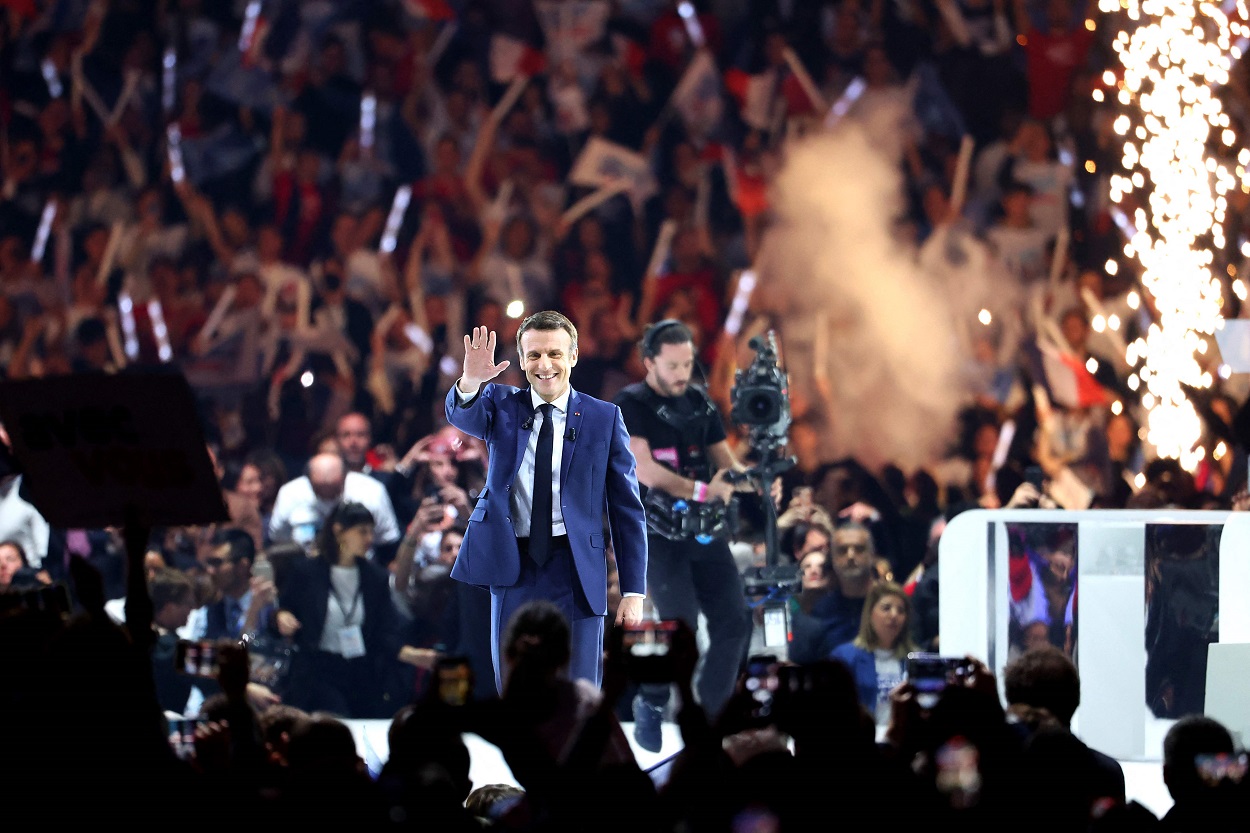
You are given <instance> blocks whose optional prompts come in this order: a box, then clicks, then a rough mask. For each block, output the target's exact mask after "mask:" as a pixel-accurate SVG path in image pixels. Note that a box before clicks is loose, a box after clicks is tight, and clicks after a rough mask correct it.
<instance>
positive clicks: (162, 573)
mask: <svg viewBox="0 0 1250 833" xmlns="http://www.w3.org/2000/svg"><path fill="white" fill-rule="evenodd" d="M148 595H149V596H151V597H152V610H153V611H155V612H158V613H159V612H160V611H161V610H162V609H164V607H165V605H168V604H178V603H180V602H187V603H191V602H192V599H193V597H194V596H195V585H193V584H192V583H191V579H190V577H189V576H187V574H186V573H184V572H182V571H181V570H177V569H174V568H173V567H165V568H162V569H160V570H157V571H156V572H155V573H153V574H152V578H150V579H148Z"/></svg>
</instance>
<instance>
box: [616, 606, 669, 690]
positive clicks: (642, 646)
mask: <svg viewBox="0 0 1250 833" xmlns="http://www.w3.org/2000/svg"><path fill="white" fill-rule="evenodd" d="M677 627H678V622H677V620H676V619H661V620H659V621H658V622H657V621H650V620H644V621H642V622H639V623H638V624H636V625H624V626H622V628H621V651H622V653H623V654H624V656H625V668H626V673H627V674H628V675H629V678H630V679H632V680H635V681H636V682H640V683H671V682H673V681H674V677H675V674H674V671H675V666H674V662H673V654H672V650H671V649H672V646H673V634H674V633H676V631H677Z"/></svg>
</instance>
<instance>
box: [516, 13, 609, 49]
mask: <svg viewBox="0 0 1250 833" xmlns="http://www.w3.org/2000/svg"><path fill="white" fill-rule="evenodd" d="M534 13H535V14H536V15H537V17H538V25H539V26H541V27H542V30H543V34H544V35H545V36H546V38H547V51H548V52H549V53H551V56H552V57H553V58H555V59H556V60H560V59H563V58H570V57H572V56H573V55H576V54H577V53H579V52H581V51H582V50H584V49H585V48H586V47H588V46H590V45H591V44H592V43H595V42H597V41H599V40H602V39H603V35H604V33H605V32H606V31H607V25H608V18H609V17H611V15H612V4H611V3H609V2H608V0H558V1H557V0H538V2H536V3H534Z"/></svg>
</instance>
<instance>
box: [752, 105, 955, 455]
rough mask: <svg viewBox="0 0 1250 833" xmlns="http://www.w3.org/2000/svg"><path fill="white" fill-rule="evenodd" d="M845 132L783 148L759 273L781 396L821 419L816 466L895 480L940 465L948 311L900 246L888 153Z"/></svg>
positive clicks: (932, 282) (892, 158) (898, 202)
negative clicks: (773, 219) (890, 470)
mask: <svg viewBox="0 0 1250 833" xmlns="http://www.w3.org/2000/svg"><path fill="white" fill-rule="evenodd" d="M874 132H875V131H872V132H870V131H869V130H868V129H866V128H865V126H864V125H863V124H861V123H859V122H853V121H844V122H843V123H842V124H840V125H839V126H838V127H837V129H836V130H833V131H828V132H824V133H820V134H818V135H812V136H808V137H805V138H803V139H800V140H798V141H796V142H794V143H792V144H791V145H790V146H789V147H788V148H787V153H786V161H785V163H784V165H783V168H782V170H781V171H780V172H779V174H778V176H777V179H776V181H775V183H774V192H773V205H774V207H775V209H776V211H777V217H778V222H777V224H776V225H775V226H773V228H772V229H771V231H770V232H769V235H768V237H767V239H766V240H765V242H764V247H763V251H762V252H761V258H760V264H759V269H760V272H761V276H762V278H763V280H765V281H766V282H767V285H768V289H769V291H770V293H772V294H775V295H777V296H779V297H780V298H781V299H784V300H783V301H782V303H783V305H784V306H785V310H784V313H783V315H782V317H781V319H780V320H781V321H782V322H783V323H782V324H781V328H780V329H781V332H780V334H781V341H782V350H783V353H784V360H785V364H786V369H787V371H788V372H789V374H790V379H791V389H792V391H793V392H794V393H795V394H796V399H803V400H806V401H807V402H809V403H811V404H812V405H813V406H814V407H815V408H817V409H820V410H823V411H825V412H826V413H825V414H824V416H825V420H824V421H825V423H826V426H827V431H826V433H825V438H826V441H827V443H828V445H827V447H826V448H825V449H824V451H825V453H826V454H832V455H834V456H835V457H841V456H853V457H855V458H856V459H858V460H859V461H860V462H861V463H863V464H864V465H866V466H868V467H869V468H871V469H874V470H879V469H880V467H881V466H882V465H883V464H885V463H889V462H893V463H896V464H898V465H900V466H902V467H903V468H904V469H905V470H910V469H913V468H915V467H917V466H919V465H922V464H926V463H931V462H932V461H934V460H935V459H937V458H939V457H941V456H944V453H945V452H946V450H947V445H948V443H949V441H950V439H951V437H952V435H953V432H954V428H955V422H956V414H957V411H958V410H959V408H960V406H961V405H962V404H963V401H964V400H963V395H964V391H963V390H962V387H961V385H960V383H959V370H960V364H961V362H962V359H963V355H962V354H963V348H962V347H961V346H960V340H959V338H958V337H957V335H956V331H955V327H954V326H953V324H954V322H955V319H956V313H955V310H954V309H953V307H954V306H956V305H961V302H959V301H956V300H953V299H952V293H950V292H948V291H945V290H944V288H943V287H942V285H941V284H942V281H941V280H940V279H938V278H937V277H936V276H932V275H928V276H927V275H925V274H924V273H922V271H921V270H920V268H919V267H918V266H917V253H916V247H915V245H914V244H913V243H911V242H910V241H907V240H905V239H902V238H901V237H900V235H899V234H898V232H897V227H896V223H897V220H898V219H899V218H900V217H901V216H902V213H903V180H902V175H901V171H900V170H899V166H898V164H897V162H896V160H897V158H898V157H897V148H889V147H886V146H884V143H883V142H881V141H878V140H875V139H873V138H872V135H873V133H874Z"/></svg>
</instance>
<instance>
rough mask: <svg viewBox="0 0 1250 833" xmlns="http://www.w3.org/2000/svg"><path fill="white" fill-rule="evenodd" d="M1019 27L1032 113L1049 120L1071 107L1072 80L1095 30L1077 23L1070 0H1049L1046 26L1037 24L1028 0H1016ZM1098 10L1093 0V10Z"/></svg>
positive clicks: (1094, 11)
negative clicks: (1027, 3) (1073, 19)
mask: <svg viewBox="0 0 1250 833" xmlns="http://www.w3.org/2000/svg"><path fill="white" fill-rule="evenodd" d="M1014 2H1015V6H1014V13H1015V18H1016V30H1017V31H1018V32H1019V34H1020V35H1022V36H1023V37H1024V57H1025V74H1026V77H1027V79H1028V87H1029V115H1030V116H1031V117H1033V118H1035V119H1037V120H1039V121H1049V120H1050V119H1053V118H1054V117H1055V116H1057V115H1059V114H1060V113H1062V112H1063V111H1064V110H1066V109H1067V108H1068V102H1069V101H1070V100H1071V98H1072V80H1073V78H1074V77H1075V76H1076V73H1077V71H1078V70H1080V68H1081V67H1082V66H1084V64H1085V61H1086V58H1087V57H1088V55H1089V48H1090V46H1091V45H1092V44H1093V42H1094V32H1093V30H1092V29H1090V28H1089V27H1087V26H1086V25H1085V23H1084V22H1081V23H1079V24H1077V25H1075V26H1074V25H1073V22H1072V4H1071V2H1070V0H1047V3H1046V28H1045V29H1044V30H1042V29H1038V28H1036V27H1034V26H1033V21H1032V20H1031V19H1030V18H1029V10H1028V7H1027V6H1026V5H1025V3H1026V0H1014ZM1097 13H1098V4H1097V3H1094V2H1091V3H1090V9H1089V14H1090V15H1091V17H1092V16H1094V15H1096V14H1097Z"/></svg>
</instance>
